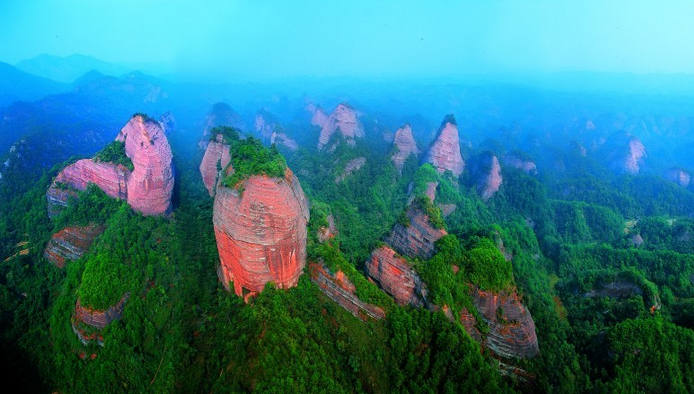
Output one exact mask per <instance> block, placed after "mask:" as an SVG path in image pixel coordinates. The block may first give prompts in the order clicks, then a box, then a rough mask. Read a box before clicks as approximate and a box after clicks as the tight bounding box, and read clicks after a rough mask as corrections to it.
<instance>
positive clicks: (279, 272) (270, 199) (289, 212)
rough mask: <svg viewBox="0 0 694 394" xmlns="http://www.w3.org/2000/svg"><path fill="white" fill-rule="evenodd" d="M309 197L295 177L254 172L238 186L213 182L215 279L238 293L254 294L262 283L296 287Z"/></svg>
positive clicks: (288, 173) (303, 253)
mask: <svg viewBox="0 0 694 394" xmlns="http://www.w3.org/2000/svg"><path fill="white" fill-rule="evenodd" d="M308 219H309V210H308V202H307V200H306V197H305V196H304V192H303V190H302V189H301V185H300V184H299V180H298V179H297V178H296V176H294V174H293V173H292V172H291V170H289V169H287V170H286V172H285V176H284V177H283V178H270V177H267V176H265V175H255V176H251V177H250V178H248V179H246V180H243V181H242V182H241V183H240V185H239V187H238V189H237V188H234V189H232V188H227V187H224V186H222V185H218V186H217V192H216V195H215V200H214V211H213V221H214V230H215V237H216V239H217V250H218V251H219V258H220V270H219V275H220V280H221V281H222V283H224V286H225V287H227V286H228V285H229V282H233V283H234V292H235V293H236V294H237V295H239V296H244V297H246V296H249V295H254V294H256V293H258V292H260V291H262V290H263V288H264V286H265V284H266V283H267V282H274V283H275V285H276V286H277V287H278V288H283V289H286V288H289V287H292V286H295V285H296V283H297V281H298V280H299V275H301V272H302V270H303V268H304V266H305V265H306V223H307V222H308Z"/></svg>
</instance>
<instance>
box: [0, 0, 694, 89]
mask: <svg viewBox="0 0 694 394" xmlns="http://www.w3.org/2000/svg"><path fill="white" fill-rule="evenodd" d="M202 3H204V5H202ZM692 15H694V2H692V1H659V2H656V1H639V0H636V1H622V0H615V1H609V0H603V1H594V0H585V1H558V0H554V1H550V0H547V1H545V0H538V1H533V0H525V1H520V0H519V1H515V0H509V1H495V0H487V1H432V0H430V1H412V0H400V1H379V0H371V1H361V0H350V1H339V2H338V1H328V0H324V1H270V0H247V1H216V0H214V1H205V2H203V1H178V0H168V1H165V0H152V1H147V0H117V1H116V0H113V1H107V0H91V1H86V0H85V1H78V0H64V1H56V0H44V1H26V0H2V1H0V37H2V40H0V42H1V44H0V60H2V61H6V62H9V63H15V62H17V61H19V60H22V59H25V58H29V57H32V56H35V55H38V54H41V53H49V54H55V55H69V54H72V53H81V54H85V55H91V56H94V57H97V58H100V59H103V60H106V61H111V62H118V63H127V64H151V65H154V66H155V67H156V68H159V69H161V70H166V71H167V72H176V73H183V74H188V75H200V76H206V77H210V78H228V79H233V78H236V77H249V78H266V77H273V78H276V77H283V76H319V77H324V76H357V77H361V76H367V77H374V76H375V77H381V76H391V77H402V76H405V77H410V76H414V77H447V76H456V75H465V74H470V73H472V74H478V73H492V74H493V73H546V72H565V71H600V72H628V73H687V74H694V23H691V18H692Z"/></svg>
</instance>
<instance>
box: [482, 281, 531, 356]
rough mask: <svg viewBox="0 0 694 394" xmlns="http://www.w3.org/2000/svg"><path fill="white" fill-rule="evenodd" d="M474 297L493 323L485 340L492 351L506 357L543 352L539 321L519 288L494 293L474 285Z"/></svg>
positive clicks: (483, 315)
mask: <svg viewBox="0 0 694 394" xmlns="http://www.w3.org/2000/svg"><path fill="white" fill-rule="evenodd" d="M473 301H474V304H475V307H476V308H477V310H478V311H479V312H480V315H481V316H482V319H483V320H484V321H485V323H487V325H488V326H489V334H488V335H487V337H486V339H485V341H484V343H483V344H484V345H485V346H486V347H488V348H489V349H490V350H491V351H492V352H494V353H495V354H496V355H498V356H500V357H503V358H531V357H534V356H536V355H537V354H538V353H539V352H540V348H539V346H538V343H537V335H536V333H535V322H534V321H533V318H532V316H531V315H530V311H528V309H527V308H525V306H523V304H522V303H521V301H520V299H519V297H518V293H517V292H516V291H515V289H514V290H513V291H502V292H499V293H494V292H489V291H483V290H480V289H477V288H474V289H473ZM470 334H471V335H472V336H473V337H474V335H478V334H476V333H475V331H473V332H471V333H470ZM473 334H474V335H473Z"/></svg>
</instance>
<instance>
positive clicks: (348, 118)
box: [311, 103, 364, 150]
mask: <svg viewBox="0 0 694 394" xmlns="http://www.w3.org/2000/svg"><path fill="white" fill-rule="evenodd" d="M319 111H320V112H322V111H321V110H320V108H316V111H315V112H314V114H313V119H311V123H312V124H315V125H317V126H320V127H321V131H320V136H319V137H318V149H319V150H320V149H323V148H324V147H325V146H326V145H327V144H328V142H330V138H331V137H332V136H333V134H335V133H340V134H341V135H342V137H344V139H345V140H346V141H347V143H348V144H350V145H354V144H355V140H356V139H357V138H362V137H364V127H363V126H362V124H361V122H359V119H358V114H357V111H355V110H354V108H352V107H350V106H349V105H347V104H344V103H342V104H339V105H338V106H337V107H336V108H335V110H334V111H333V112H332V113H331V114H330V116H328V117H327V119H326V118H324V117H323V116H322V115H320V112H319Z"/></svg>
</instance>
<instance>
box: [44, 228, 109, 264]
mask: <svg viewBox="0 0 694 394" xmlns="http://www.w3.org/2000/svg"><path fill="white" fill-rule="evenodd" d="M103 231H104V226H99V225H96V224H91V225H89V226H71V227H65V228H64V229H62V230H60V231H58V232H57V233H55V234H53V236H52V237H51V239H50V241H48V244H46V249H45V250H44V251H43V255H44V256H45V257H46V258H47V259H48V260H49V261H50V262H52V263H53V264H55V265H56V266H58V267H59V268H63V267H64V266H65V262H66V261H68V260H77V259H79V258H80V257H82V255H84V254H85V253H86V252H87V250H89V247H90V246H91V244H92V242H93V241H94V238H96V237H97V236H99V234H101V233H102V232H103Z"/></svg>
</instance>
